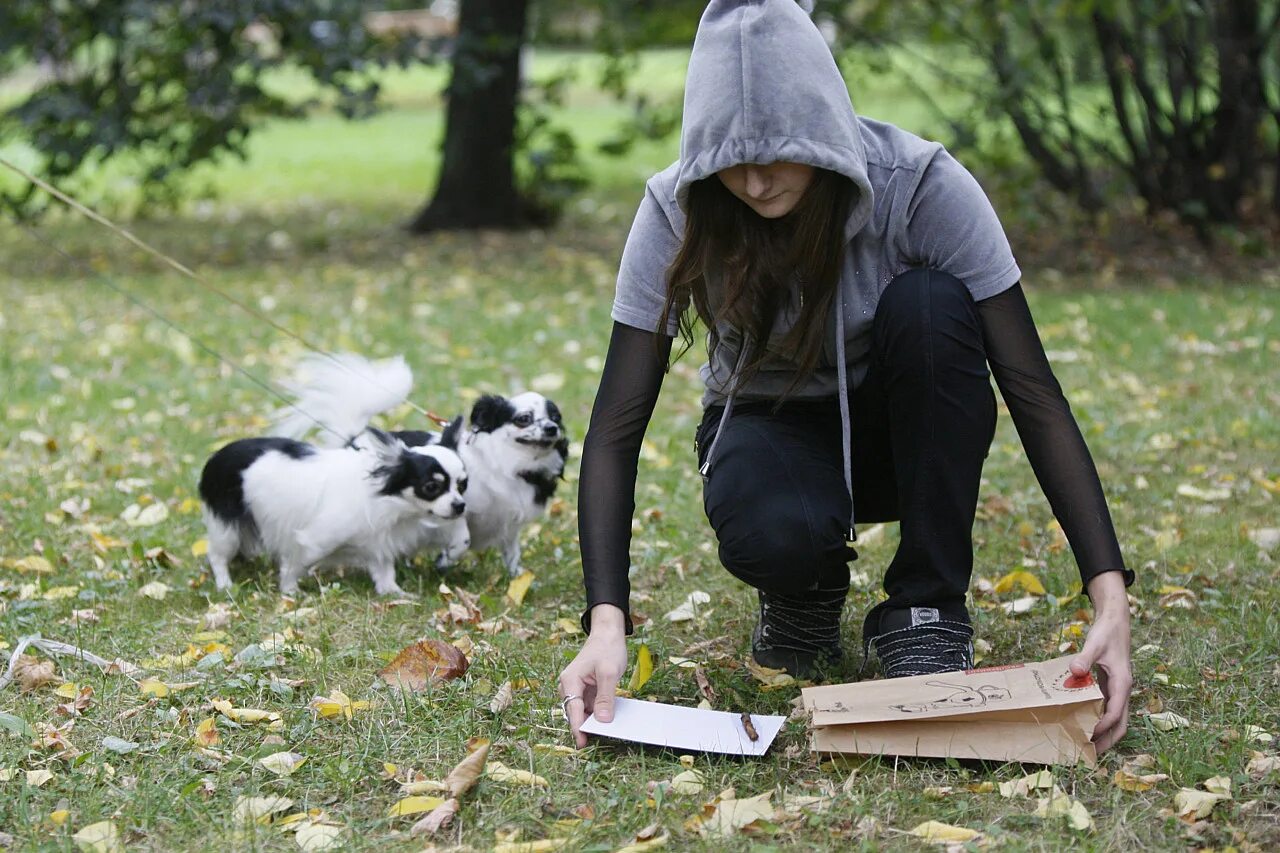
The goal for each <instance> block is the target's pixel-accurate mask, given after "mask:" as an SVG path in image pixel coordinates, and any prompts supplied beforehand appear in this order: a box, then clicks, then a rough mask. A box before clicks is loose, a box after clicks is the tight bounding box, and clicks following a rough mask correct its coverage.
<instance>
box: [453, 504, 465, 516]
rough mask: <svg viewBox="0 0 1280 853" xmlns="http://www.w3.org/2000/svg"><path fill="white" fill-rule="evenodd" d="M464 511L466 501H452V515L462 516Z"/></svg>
mask: <svg viewBox="0 0 1280 853" xmlns="http://www.w3.org/2000/svg"><path fill="white" fill-rule="evenodd" d="M466 510H467V502H466V501H454V502H453V514H454V515H462V514H463V513H464V512H466Z"/></svg>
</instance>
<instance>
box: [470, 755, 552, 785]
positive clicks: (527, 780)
mask: <svg viewBox="0 0 1280 853" xmlns="http://www.w3.org/2000/svg"><path fill="white" fill-rule="evenodd" d="M484 775H485V776H487V777H489V778H490V779H492V780H493V781H495V782H509V783H511V784H513V785H529V786H531V787H534V788H549V787H551V783H550V782H548V781H547V780H546V779H544V778H543V777H541V776H539V775H537V774H536V773H530V772H529V771H528V770H518V769H516V768H514V767H508V766H507V765H505V764H503V763H502V762H500V761H494V762H493V763H491V764H490V765H489V766H488V767H487V768H485V771H484Z"/></svg>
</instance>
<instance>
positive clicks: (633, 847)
mask: <svg viewBox="0 0 1280 853" xmlns="http://www.w3.org/2000/svg"><path fill="white" fill-rule="evenodd" d="M670 838H671V835H670V834H669V833H666V832H664V833H662V834H661V835H655V836H654V837H653V838H648V839H645V840H644V841H633V842H631V843H630V844H628V845H627V846H625V847H619V848H618V849H617V850H615V851H614V853H644V851H645V850H657V849H658V848H659V847H666V846H667V841H668V840H670Z"/></svg>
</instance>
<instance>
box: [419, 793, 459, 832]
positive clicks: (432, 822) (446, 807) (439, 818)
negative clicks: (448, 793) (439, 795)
mask: <svg viewBox="0 0 1280 853" xmlns="http://www.w3.org/2000/svg"><path fill="white" fill-rule="evenodd" d="M459 808H460V805H459V803H458V801H457V799H456V798H452V797H451V798H449V799H447V800H445V801H444V802H443V803H441V804H440V805H438V806H436V807H435V808H434V809H432V810H431V812H430V814H428V815H427V816H426V817H424V818H423V819H422V820H420V821H418V822H417V823H415V824H414V825H413V826H411V827H409V834H410V835H433V834H435V833H437V832H439V831H440V830H441V829H443V828H444V827H446V826H448V825H449V822H450V821H452V820H453V816H454V815H456V814H457V813H458V809H459Z"/></svg>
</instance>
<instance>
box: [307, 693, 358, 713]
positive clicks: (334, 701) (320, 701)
mask: <svg viewBox="0 0 1280 853" xmlns="http://www.w3.org/2000/svg"><path fill="white" fill-rule="evenodd" d="M307 707H308V708H310V709H311V710H313V711H315V712H316V713H317V714H319V715H320V716H321V717H324V718H326V719H328V718H330V717H344V718H346V719H348V720H350V719H351V718H353V717H354V716H355V714H356V711H364V710H366V709H368V708H369V707H371V703H369V702H365V701H363V700H361V701H359V702H352V701H351V698H350V697H349V696H347V694H345V693H343V692H342V691H341V690H334V691H333V692H331V693H330V694H329V695H328V696H317V697H316V698H314V699H312V700H311V702H310V704H308V705H307Z"/></svg>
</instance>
